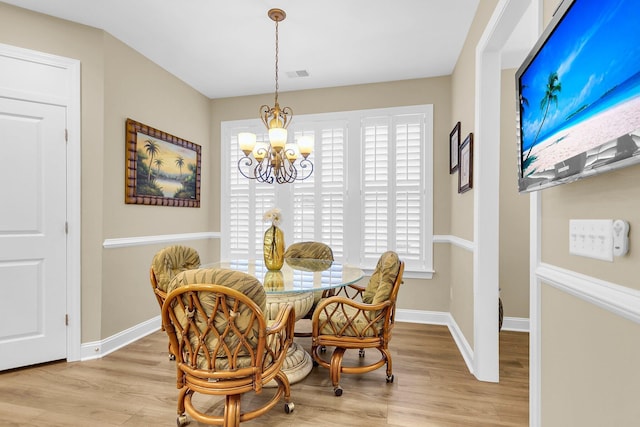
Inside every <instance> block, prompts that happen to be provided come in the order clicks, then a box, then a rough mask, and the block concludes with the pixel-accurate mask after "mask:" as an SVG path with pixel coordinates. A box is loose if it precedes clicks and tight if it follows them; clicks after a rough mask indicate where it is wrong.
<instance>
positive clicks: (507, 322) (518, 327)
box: [502, 317, 529, 333]
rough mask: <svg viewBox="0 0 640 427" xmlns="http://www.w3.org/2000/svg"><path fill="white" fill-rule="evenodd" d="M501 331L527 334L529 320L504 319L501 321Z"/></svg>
mask: <svg viewBox="0 0 640 427" xmlns="http://www.w3.org/2000/svg"><path fill="white" fill-rule="evenodd" d="M502 330H503V331H512V332H527V333H528V332H529V319H527V318H525V317H505V318H504V319H503V321H502Z"/></svg>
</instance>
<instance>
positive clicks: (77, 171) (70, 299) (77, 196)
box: [0, 43, 82, 362]
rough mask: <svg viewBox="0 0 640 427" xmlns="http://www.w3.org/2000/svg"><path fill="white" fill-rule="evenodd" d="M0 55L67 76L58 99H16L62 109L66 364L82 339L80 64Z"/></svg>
mask: <svg viewBox="0 0 640 427" xmlns="http://www.w3.org/2000/svg"><path fill="white" fill-rule="evenodd" d="M0 55H2V56H6V57H10V58H16V59H20V60H25V61H30V62H34V63H37V64H43V65H48V66H51V67H57V68H60V69H63V70H65V71H66V72H67V73H68V77H69V87H68V92H67V93H66V94H65V95H62V96H58V95H55V96H52V95H51V94H46V93H40V92H39V93H31V94H24V93H22V92H21V93H20V94H19V96H18V95H17V94H16V96H17V97H19V98H23V99H26V98H29V99H34V100H35V99H38V100H47V101H48V102H51V103H54V104H57V105H62V106H64V107H65V108H66V128H67V131H68V138H69V139H68V142H67V159H66V160H67V180H66V192H67V198H66V208H67V224H68V230H69V231H68V233H67V266H66V267H67V270H66V272H67V283H66V288H67V289H66V294H67V295H66V304H67V314H68V316H69V325H68V327H67V361H69V362H73V361H76V360H79V359H80V354H81V350H80V346H81V336H82V333H81V331H82V316H81V313H82V306H81V304H82V302H81V297H80V295H81V286H82V283H81V259H80V258H81V253H82V250H81V231H82V225H81V209H82V204H81V196H82V193H81V186H80V184H81V174H82V173H81V172H82V159H81V145H82V140H81V107H80V105H81V104H80V88H81V81H80V61H78V60H77V59H72V58H65V57H62V56H58V55H51V54H48V53H44V52H38V51H35V50H30V49H24V48H21V47H16V46H10V45H7V44H2V43H0ZM10 91H11V89H10V88H3V92H5V93H6V92H10Z"/></svg>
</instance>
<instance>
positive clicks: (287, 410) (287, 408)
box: [284, 402, 296, 414]
mask: <svg viewBox="0 0 640 427" xmlns="http://www.w3.org/2000/svg"><path fill="white" fill-rule="evenodd" d="M295 407H296V405H294V404H293V402H289V403H285V404H284V412H285V413H287V414H290V413H292V412H293V408H295Z"/></svg>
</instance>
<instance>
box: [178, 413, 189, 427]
mask: <svg viewBox="0 0 640 427" xmlns="http://www.w3.org/2000/svg"><path fill="white" fill-rule="evenodd" d="M176 424H177V425H178V427H182V426H186V425H187V424H189V420H187V416H186V415H178V419H177V420H176Z"/></svg>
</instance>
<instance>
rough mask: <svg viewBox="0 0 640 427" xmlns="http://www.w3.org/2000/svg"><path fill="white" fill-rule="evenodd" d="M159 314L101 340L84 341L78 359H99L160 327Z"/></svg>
mask: <svg viewBox="0 0 640 427" xmlns="http://www.w3.org/2000/svg"><path fill="white" fill-rule="evenodd" d="M160 325H161V321H160V316H156V317H154V318H152V319H149V320H147V321H146V322H142V323H140V324H138V325H136V326H132V327H131V328H129V329H127V330H124V331H122V332H119V333H117V334H115V335H112V336H110V337H109V338H106V339H104V340H102V341H93V342H88V343H84V344H82V346H81V350H80V352H81V358H80V360H82V361H84V360H91V359H99V358H101V357H104V356H106V355H107V354H109V353H112V352H114V351H116V350H118V349H120V348H122V347H124V346H125V345H127V344H131V343H132V342H135V341H137V340H139V339H140V338H143V337H146V336H147V335H149V334H152V333H154V332H155V331H157V330H159V329H160Z"/></svg>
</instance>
